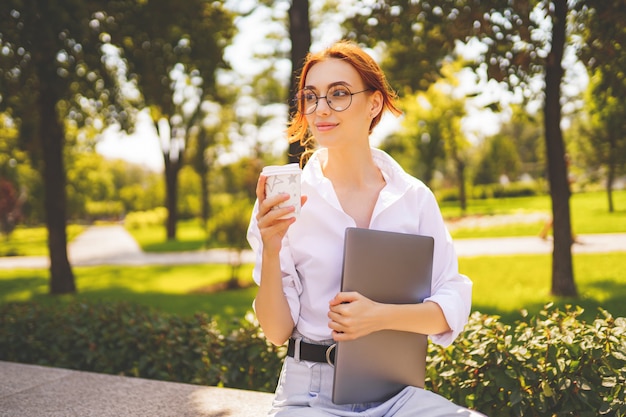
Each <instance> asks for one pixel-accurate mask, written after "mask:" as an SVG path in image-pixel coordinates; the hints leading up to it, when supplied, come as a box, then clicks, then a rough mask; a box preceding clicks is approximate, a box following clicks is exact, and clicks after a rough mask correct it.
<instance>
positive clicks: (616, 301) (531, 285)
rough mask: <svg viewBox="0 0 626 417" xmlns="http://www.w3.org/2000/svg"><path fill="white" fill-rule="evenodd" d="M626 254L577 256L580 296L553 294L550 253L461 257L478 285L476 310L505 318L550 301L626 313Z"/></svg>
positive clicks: (589, 314)
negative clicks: (563, 296) (555, 295)
mask: <svg viewBox="0 0 626 417" xmlns="http://www.w3.org/2000/svg"><path fill="white" fill-rule="evenodd" d="M625 257H626V253H624V252H612V253H601V254H576V255H574V277H575V282H576V285H577V288H578V292H579V296H580V297H579V298H577V299H567V298H559V297H554V296H552V295H550V282H551V264H552V263H551V262H552V261H551V255H511V256H480V257H471V258H460V259H459V270H460V271H461V273H463V274H466V275H468V276H469V277H470V278H471V279H472V281H473V283H474V293H473V310H478V311H481V312H483V313H487V314H496V315H499V316H501V317H502V318H503V320H504V321H506V322H509V323H510V322H513V321H515V320H516V319H519V318H520V317H521V314H520V311H521V310H522V309H526V310H528V311H529V312H530V313H531V314H534V313H537V312H538V311H539V310H540V309H541V307H543V305H545V304H546V303H548V302H554V303H555V304H557V305H559V306H561V307H564V306H565V305H567V304H572V305H579V306H581V307H583V308H585V314H584V316H583V318H585V319H586V320H591V319H593V318H594V317H595V316H596V314H597V312H598V308H599V307H602V308H604V309H606V310H608V311H609V312H610V313H611V314H613V315H614V316H621V317H626V303H624V300H625V299H626V270H624V259H625Z"/></svg>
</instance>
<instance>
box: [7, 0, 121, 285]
mask: <svg viewBox="0 0 626 417" xmlns="http://www.w3.org/2000/svg"><path fill="white" fill-rule="evenodd" d="M59 3H60V4H59ZM106 3H107V2H105V1H96V0H93V1H89V0H80V1H79V0H65V1H60V2H45V1H37V0H4V1H2V2H0V47H1V53H0V95H1V97H2V100H1V101H0V111H6V112H8V113H9V114H10V116H11V117H12V118H13V119H14V120H15V122H16V124H17V126H18V127H19V136H20V140H21V142H22V146H23V147H24V148H25V149H28V151H29V154H30V159H31V161H32V163H33V164H34V165H35V166H36V167H37V169H38V170H39V172H40V175H41V177H42V179H43V182H44V191H45V195H44V207H45V222H46V227H47V229H48V250H49V252H50V292H51V293H52V294H63V293H73V292H75V291H76V286H75V282H74V274H73V272H72V268H71V266H70V263H69V261H68V257H67V235H66V230H65V226H66V214H67V213H66V212H67V200H66V190H65V185H66V178H65V167H64V161H63V148H64V142H65V126H64V123H63V120H64V118H66V117H68V116H69V115H70V114H72V115H74V116H75V117H76V120H77V121H78V122H80V123H83V124H85V123H89V122H90V121H91V120H89V119H87V118H84V117H81V115H82V114H84V112H83V110H84V109H85V108H86V107H91V108H98V109H100V113H101V114H104V115H105V117H107V118H115V119H117V120H118V121H120V122H121V123H123V124H125V123H126V119H127V117H128V116H129V115H128V114H127V113H123V112H119V111H118V109H119V108H120V107H119V106H116V105H115V104H116V103H117V98H119V97H120V95H119V94H118V92H119V89H118V84H117V82H116V81H117V80H116V78H115V77H112V76H110V73H109V68H108V62H107V60H105V59H102V53H101V47H102V43H101V41H100V40H99V38H98V33H97V27H96V26H94V24H93V22H94V20H93V17H94V16H96V15H97V13H98V12H99V11H100V10H102V9H103V8H104V6H105V5H106Z"/></svg>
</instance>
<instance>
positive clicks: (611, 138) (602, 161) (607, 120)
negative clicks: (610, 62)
mask: <svg viewBox="0 0 626 417" xmlns="http://www.w3.org/2000/svg"><path fill="white" fill-rule="evenodd" d="M602 77H603V74H602V73H601V70H599V69H598V70H596V71H595V74H594V76H592V77H591V82H590V84H589V90H588V94H587V97H588V99H587V103H588V105H587V107H586V109H587V113H588V118H589V120H588V121H587V125H586V126H585V127H584V128H583V131H582V132H581V133H582V134H583V135H584V136H585V139H586V140H585V145H584V146H585V148H586V149H585V152H584V153H583V158H584V159H585V161H586V162H587V164H588V165H589V166H590V167H593V166H597V167H602V168H604V171H605V177H606V179H605V187H606V192H607V203H608V210H609V212H610V213H613V212H614V211H615V206H614V202H613V182H614V181H615V178H616V177H617V176H618V175H619V174H620V173H624V172H625V171H626V105H625V104H624V101H623V98H622V97H618V96H616V94H615V91H614V89H612V88H608V89H605V88H604V87H603V82H602V81H601V80H602Z"/></svg>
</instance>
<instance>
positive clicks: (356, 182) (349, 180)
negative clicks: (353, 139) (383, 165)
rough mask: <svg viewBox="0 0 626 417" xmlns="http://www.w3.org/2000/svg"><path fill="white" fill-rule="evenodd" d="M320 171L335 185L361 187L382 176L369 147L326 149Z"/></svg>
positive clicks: (369, 184)
mask: <svg viewBox="0 0 626 417" xmlns="http://www.w3.org/2000/svg"><path fill="white" fill-rule="evenodd" d="M322 171H323V172H324V176H326V178H328V179H329V180H331V181H332V183H333V185H334V186H335V187H337V186H341V187H350V188H353V189H354V188H363V187H366V186H371V185H372V184H377V183H378V182H379V181H381V180H382V178H383V177H382V173H381V172H380V169H378V166H376V164H375V163H374V158H373V157H372V151H371V149H370V148H369V147H366V148H362V147H354V148H351V149H328V150H327V155H326V159H325V160H324V161H322Z"/></svg>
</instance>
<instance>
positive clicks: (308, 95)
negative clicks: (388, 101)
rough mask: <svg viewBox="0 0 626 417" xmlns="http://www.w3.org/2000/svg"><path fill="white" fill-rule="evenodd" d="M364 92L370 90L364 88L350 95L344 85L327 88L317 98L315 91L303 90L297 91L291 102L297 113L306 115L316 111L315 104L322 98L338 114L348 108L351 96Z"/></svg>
mask: <svg viewBox="0 0 626 417" xmlns="http://www.w3.org/2000/svg"><path fill="white" fill-rule="evenodd" d="M365 91H370V89H369V88H366V89H365V90H361V91H357V92H356V93H352V92H350V90H349V89H348V87H346V86H345V85H336V86H333V87H331V88H329V89H328V92H326V95H325V96H321V97H318V95H317V94H315V91H313V90H311V89H310V88H303V89H302V90H300V91H298V93H297V94H296V97H295V98H294V99H293V102H294V104H296V105H297V106H298V111H299V112H300V113H302V114H305V115H306V114H311V113H313V112H314V111H315V109H317V103H318V102H319V101H320V99H322V98H323V99H325V100H326V103H328V107H330V108H331V109H332V110H334V111H337V112H339V111H344V110H346V109H347V108H348V107H350V104H352V96H353V95H355V94H359V93H364V92H365Z"/></svg>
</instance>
